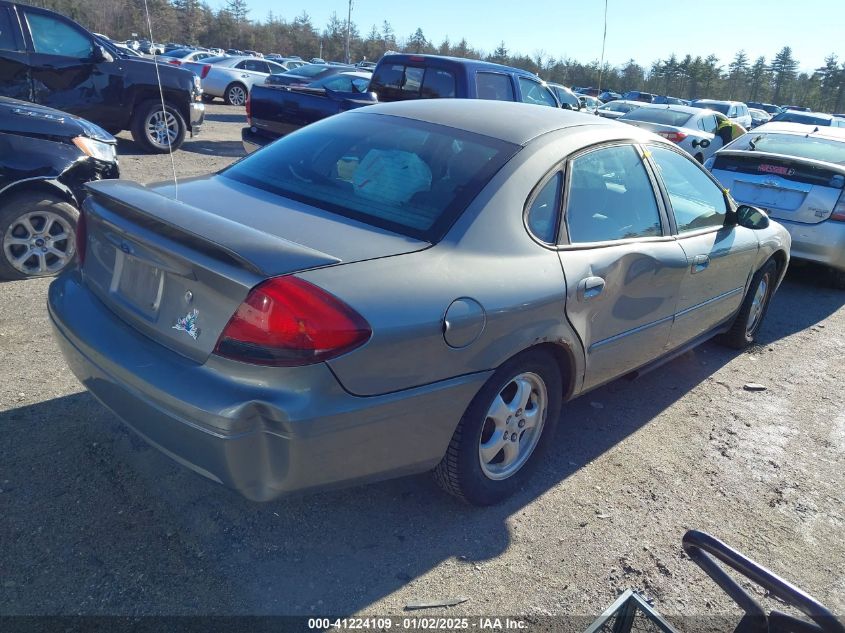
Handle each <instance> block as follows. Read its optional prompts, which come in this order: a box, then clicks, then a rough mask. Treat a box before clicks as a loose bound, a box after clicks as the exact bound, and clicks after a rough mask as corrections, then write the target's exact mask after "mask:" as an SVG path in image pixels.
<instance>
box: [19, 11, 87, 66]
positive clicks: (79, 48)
mask: <svg viewBox="0 0 845 633" xmlns="http://www.w3.org/2000/svg"><path fill="white" fill-rule="evenodd" d="M26 20H27V22H28V23H29V30H30V33H31V34H32V45H33V47H34V48H35V52H36V53H42V54H44V55H60V56H62V57H73V58H75V59H89V58H90V57H91V55H92V54H93V52H94V45H93V42H92V41H91V38H90V37H88V36H87V35H86V34H85V33H83V32H82V31H80V30H78V29H76V28H74V27H73V26H71V25H70V24H67V23H66V22H62V21H61V20H58V19H56V18H54V17H52V16H50V15H41V14H39V13H29V12H27V14H26Z"/></svg>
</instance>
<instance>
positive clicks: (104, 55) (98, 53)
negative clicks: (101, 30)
mask: <svg viewBox="0 0 845 633" xmlns="http://www.w3.org/2000/svg"><path fill="white" fill-rule="evenodd" d="M91 58H92V59H93V60H94V62H95V63H97V64H99V63H102V62H113V61H114V57H112V55H111V53H109V52H108V51H107V50H106V49H105V48H103V47H102V46H100V45H99V44H94V52H93V54H92V56H91Z"/></svg>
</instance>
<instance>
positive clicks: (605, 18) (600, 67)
mask: <svg viewBox="0 0 845 633" xmlns="http://www.w3.org/2000/svg"><path fill="white" fill-rule="evenodd" d="M606 43H607V0H604V35H602V38H601V62H600V63H599V87H598V91H599V94H601V78H602V73H603V72H604V46H605V44H606Z"/></svg>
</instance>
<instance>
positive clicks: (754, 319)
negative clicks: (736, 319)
mask: <svg viewBox="0 0 845 633" xmlns="http://www.w3.org/2000/svg"><path fill="white" fill-rule="evenodd" d="M768 292H769V276H768V275H763V278H762V279H761V280H760V283H759V284H757V290H756V291H755V292H754V298H753V299H752V300H751V309H750V310H749V311H748V325H747V326H746V327H745V332H746V333H747V334H753V333H754V330H755V329H757V326H758V325H759V324H760V318H761V317H762V316H763V308H764V307H765V306H766V296H767V294H768Z"/></svg>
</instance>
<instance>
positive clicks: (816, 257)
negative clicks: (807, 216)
mask: <svg viewBox="0 0 845 633" xmlns="http://www.w3.org/2000/svg"><path fill="white" fill-rule="evenodd" d="M777 221H778V222H779V223H780V224H782V225H783V226H784V228H785V229H786V230H787V231H789V235H790V236H791V237H792V248H791V250H790V254H791V257H793V258H794V259H803V260H806V261H811V262H816V263H818V264H824V265H825V266H830V267H831V268H836V269H839V270H845V222H836V221H834V220H824V221H823V222H819V223H818V224H803V223H801V222H790V221H789V220H782V219H779V218H778V220H777Z"/></svg>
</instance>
